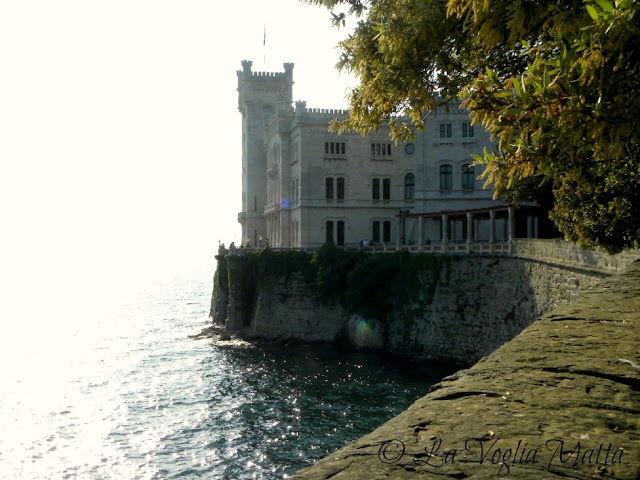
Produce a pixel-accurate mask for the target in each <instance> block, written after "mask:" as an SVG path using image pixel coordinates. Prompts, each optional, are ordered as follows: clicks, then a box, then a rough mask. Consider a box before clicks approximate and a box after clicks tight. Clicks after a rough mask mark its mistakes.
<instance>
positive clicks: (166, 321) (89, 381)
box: [0, 268, 454, 480]
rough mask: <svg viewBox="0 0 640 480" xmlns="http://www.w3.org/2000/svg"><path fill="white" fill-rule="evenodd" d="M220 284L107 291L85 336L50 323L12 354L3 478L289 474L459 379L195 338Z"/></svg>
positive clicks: (194, 280) (356, 357) (319, 348)
mask: <svg viewBox="0 0 640 480" xmlns="http://www.w3.org/2000/svg"><path fill="white" fill-rule="evenodd" d="M212 277H213V272H212V271H211V270H210V269H207V268H198V269H194V270H193V271H189V272H183V273H181V274H178V275H174V276H171V277H167V278H165V279H164V280H162V281H160V280H153V281H150V282H148V284H147V285H145V288H144V289H142V290H141V291H140V292H137V293H136V294H135V295H133V296H131V297H129V298H128V299H126V301H123V300H122V299H118V300H117V302H119V303H117V302H116V303H117V304H116V303H114V304H109V298H108V295H105V302H104V304H102V305H96V307H95V310H94V311H87V312H86V315H85V316H84V317H83V318H82V321H81V322H76V323H74V324H73V328H65V327H64V325H63V324H64V319H63V318H51V319H50V330H49V331H48V332H49V333H48V334H47V336H48V338H44V339H43V341H42V342H40V343H39V344H38V345H37V347H34V346H33V345H31V347H30V346H29V344H28V343H25V346H24V347H22V346H21V347H19V348H16V349H15V351H12V352H13V353H10V354H9V353H7V350H6V349H5V354H4V356H3V357H2V369H1V370H0V372H1V376H0V381H1V384H2V389H1V391H0V478H2V479H56V480H58V479H172V478H209V479H234V480H235V479H277V478H287V477H289V476H291V475H293V474H294V473H295V472H297V471H298V470H300V469H301V468H304V467H306V466H308V465H311V464H313V463H314V462H315V461H317V460H318V459H319V458H322V457H323V456H326V455H328V454H329V453H331V452H333V451H335V450H337V449H338V448H340V447H342V446H344V445H346V444H347V443H348V442H350V441H353V440H356V439H357V438H359V437H360V436H362V435H364V434H366V433H368V432H370V431H372V430H373V429H375V428H376V427H377V426H379V425H381V424H382V423H384V422H385V421H386V420H388V419H390V418H392V417H393V416H395V415H397V414H398V413H400V412H401V411H402V410H404V409H406V408H407V407H408V406H409V405H410V404H411V403H412V402H414V401H415V400H416V399H417V398H418V397H420V396H422V395H424V394H426V393H427V392H428V389H429V386H430V385H431V384H433V383H435V382H437V381H438V380H440V379H441V378H442V377H443V376H445V375H447V374H449V373H452V372H453V371H454V369H453V368H452V367H447V366H442V365H437V364H433V363H425V362H410V361H407V360H399V359H397V358H393V357H389V356H385V355H379V354H373V353H358V352H344V351H338V350H336V349H335V348H334V347H332V346H328V345H315V346H313V345H306V346H305V345H283V344H263V345H257V346H254V345H250V344H247V343H243V342H236V341H228V342H217V343H216V342H213V341H212V340H210V339H201V340H193V339H190V338H189V336H190V335H195V334H197V333H199V332H200V331H202V330H203V329H204V328H205V327H206V326H207V325H208V324H209V322H210V320H209V319H208V318H207V315H208V312H209V306H210V300H211V290H212V280H211V279H212ZM114 302H115V300H114ZM56 322H60V326H59V327H58V326H57V325H56ZM9 351H10V350H9Z"/></svg>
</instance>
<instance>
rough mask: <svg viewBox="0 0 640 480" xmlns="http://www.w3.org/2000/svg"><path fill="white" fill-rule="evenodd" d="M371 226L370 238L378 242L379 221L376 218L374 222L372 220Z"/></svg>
mask: <svg viewBox="0 0 640 480" xmlns="http://www.w3.org/2000/svg"><path fill="white" fill-rule="evenodd" d="M371 226H372V232H371V234H372V235H373V236H372V237H371V240H372V241H374V242H379V241H380V222H378V221H377V220H376V221H375V222H373V224H372V225H371Z"/></svg>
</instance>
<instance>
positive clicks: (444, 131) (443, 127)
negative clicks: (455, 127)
mask: <svg viewBox="0 0 640 480" xmlns="http://www.w3.org/2000/svg"><path fill="white" fill-rule="evenodd" d="M451 134H452V130H451V124H450V123H441V124H440V138H451Z"/></svg>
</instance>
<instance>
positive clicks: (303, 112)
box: [295, 101, 349, 121]
mask: <svg viewBox="0 0 640 480" xmlns="http://www.w3.org/2000/svg"><path fill="white" fill-rule="evenodd" d="M295 113H296V117H297V118H298V119H307V120H324V121H327V120H333V119H335V118H345V117H346V116H347V114H348V113H349V111H348V110H343V109H338V108H336V109H334V108H307V102H302V101H297V102H296V109H295Z"/></svg>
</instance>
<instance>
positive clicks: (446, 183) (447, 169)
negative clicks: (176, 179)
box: [440, 165, 452, 190]
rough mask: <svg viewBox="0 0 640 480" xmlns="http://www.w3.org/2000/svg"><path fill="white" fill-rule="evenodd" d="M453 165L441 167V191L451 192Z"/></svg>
mask: <svg viewBox="0 0 640 480" xmlns="http://www.w3.org/2000/svg"><path fill="white" fill-rule="evenodd" d="M451 172H452V170H451V165H441V166H440V190H451Z"/></svg>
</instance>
